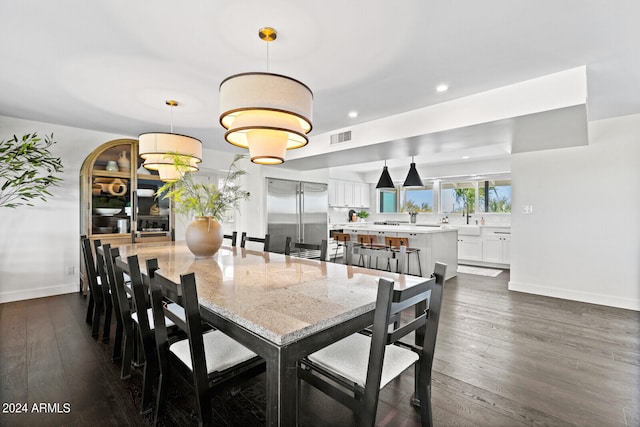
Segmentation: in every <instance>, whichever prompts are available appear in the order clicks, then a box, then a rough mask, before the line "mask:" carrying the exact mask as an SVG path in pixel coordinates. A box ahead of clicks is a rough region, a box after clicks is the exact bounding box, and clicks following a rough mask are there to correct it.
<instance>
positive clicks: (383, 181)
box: [376, 160, 395, 188]
mask: <svg viewBox="0 0 640 427" xmlns="http://www.w3.org/2000/svg"><path fill="white" fill-rule="evenodd" d="M376 188H395V185H393V180H392V179H391V175H389V170H388V169H387V161H386V160H385V161H384V168H382V175H380V179H379V180H378V185H376Z"/></svg>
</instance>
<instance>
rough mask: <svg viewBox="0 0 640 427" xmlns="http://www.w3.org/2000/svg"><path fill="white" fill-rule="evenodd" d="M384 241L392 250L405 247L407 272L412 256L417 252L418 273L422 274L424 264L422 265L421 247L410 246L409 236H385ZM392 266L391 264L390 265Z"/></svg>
mask: <svg viewBox="0 0 640 427" xmlns="http://www.w3.org/2000/svg"><path fill="white" fill-rule="evenodd" d="M384 241H385V243H386V245H387V247H388V248H389V249H391V250H392V251H398V250H399V249H400V247H401V246H404V247H405V250H406V252H407V274H408V273H409V271H410V269H409V268H410V263H409V259H410V258H411V257H410V255H411V254H416V256H417V257H418V273H419V275H420V276H422V265H420V249H419V248H410V247H409V239H408V238H407V237H390V236H385V238H384ZM389 267H390V266H389Z"/></svg>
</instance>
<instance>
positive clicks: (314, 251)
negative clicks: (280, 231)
mask: <svg viewBox="0 0 640 427" xmlns="http://www.w3.org/2000/svg"><path fill="white" fill-rule="evenodd" d="M292 240H293V239H292V238H291V237H289V236H287V238H286V239H285V244H284V254H285V255H291V249H292V248H293V249H295V250H296V252H297V255H296V256H298V257H301V258H319V259H320V260H321V261H326V260H327V241H326V240H322V242H320V244H313V243H304V242H293V241H292ZM318 251H319V252H320V253H319V254H318Z"/></svg>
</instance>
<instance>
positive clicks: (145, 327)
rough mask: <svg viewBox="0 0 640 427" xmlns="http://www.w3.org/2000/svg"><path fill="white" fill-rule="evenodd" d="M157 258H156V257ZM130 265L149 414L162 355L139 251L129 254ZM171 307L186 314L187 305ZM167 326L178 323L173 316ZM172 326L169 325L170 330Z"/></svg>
mask: <svg viewBox="0 0 640 427" xmlns="http://www.w3.org/2000/svg"><path fill="white" fill-rule="evenodd" d="M154 262H155V260H154ZM127 265H128V266H129V276H130V277H131V289H132V291H133V300H134V302H135V307H136V312H135V313H132V314H131V319H132V320H133V322H134V324H135V325H137V330H138V332H139V338H140V344H141V347H142V351H143V355H144V366H143V370H142V403H141V406H140V413H141V414H147V413H149V412H150V411H151V409H152V403H153V399H152V397H153V396H152V394H153V385H154V382H156V381H157V379H158V373H159V368H158V355H157V353H156V340H155V334H154V323H153V311H152V308H151V306H150V302H151V301H150V293H149V289H148V286H146V285H145V284H144V281H143V279H142V274H141V272H140V263H139V260H138V256H137V255H133V256H130V257H128V258H127ZM151 268H157V265H156V264H152V265H151ZM167 309H169V310H171V311H173V312H174V313H175V314H176V315H177V316H178V317H180V318H181V319H183V321H184V320H185V319H186V318H185V313H184V309H183V308H182V307H181V306H180V305H178V304H175V303H170V304H168V305H167ZM165 321H166V327H167V328H171V327H174V329H175V325H174V323H173V321H171V320H170V319H165ZM169 330H170V329H168V331H169Z"/></svg>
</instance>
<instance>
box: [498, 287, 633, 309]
mask: <svg viewBox="0 0 640 427" xmlns="http://www.w3.org/2000/svg"><path fill="white" fill-rule="evenodd" d="M509 290H510V291H517V292H525V293H528V294H535V295H543V296H547V297H553V298H561V299H566V300H571V301H580V302H586V303H590V304H598V305H605V306H608V307H617V308H624V309H627V310H634V311H640V299H632V298H620V297H616V296H611V295H606V294H596V293H591V292H580V291H576V290H571V289H562V288H552V287H548V286H541V285H534V284H531V283H519V282H514V281H509Z"/></svg>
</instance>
